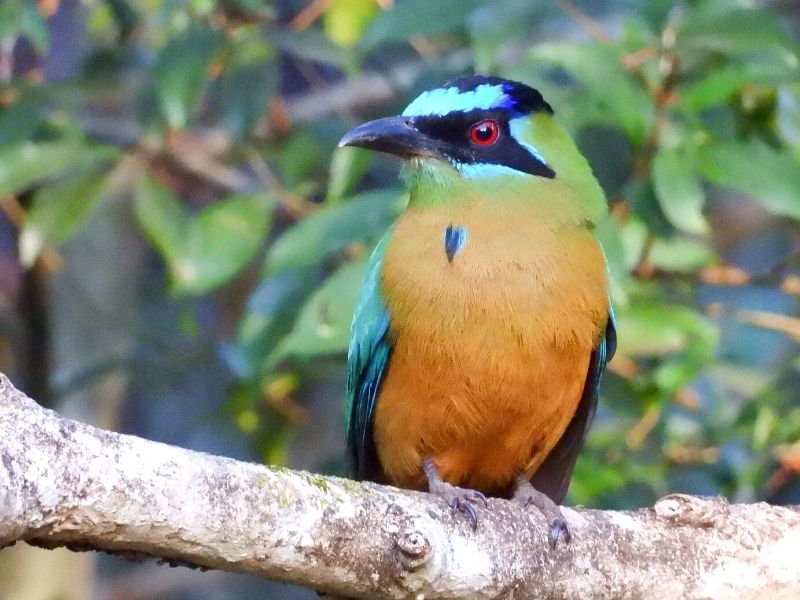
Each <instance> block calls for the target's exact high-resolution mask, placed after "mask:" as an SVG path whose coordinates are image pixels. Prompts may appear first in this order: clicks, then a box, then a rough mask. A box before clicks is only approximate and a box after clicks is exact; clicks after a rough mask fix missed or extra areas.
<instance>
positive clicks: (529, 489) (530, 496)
mask: <svg viewBox="0 0 800 600" xmlns="http://www.w3.org/2000/svg"><path fill="white" fill-rule="evenodd" d="M511 500H512V501H514V502H517V503H519V504H522V506H524V507H525V508H529V507H531V506H535V507H536V508H538V509H539V511H540V512H541V513H542V514H543V515H544V518H545V519H547V525H548V527H549V533H548V536H547V541H548V545H549V546H550V549H551V550H555V548H556V546H557V545H558V540H560V539H563V540H564V543H565V544H569V543H570V541H571V540H572V534H571V533H570V531H569V527H568V526H567V521H566V519H565V518H564V515H563V514H561V509H560V508H559V507H558V506H557V505H556V503H555V502H553V501H552V500H551V499H550V498H549V497H547V496H546V495H545V494H543V493H542V492H540V491H539V490H537V489H536V488H535V487H533V486H532V485H531V484H530V482H528V481H525V480H521V481H520V480H518V481H517V486H516V490H515V491H514V495H513V496H512V498H511Z"/></svg>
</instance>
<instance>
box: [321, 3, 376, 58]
mask: <svg viewBox="0 0 800 600" xmlns="http://www.w3.org/2000/svg"><path fill="white" fill-rule="evenodd" d="M376 12H378V3H377V2H375V0H334V2H333V4H331V5H330V7H329V8H328V9H327V10H326V11H325V14H324V15H323V20H322V25H323V28H324V30H325V35H327V36H328V38H330V39H331V40H332V41H334V42H335V43H337V44H339V45H340V46H345V47H350V46H354V45H355V44H356V42H358V40H359V39H360V38H361V35H362V33H363V32H364V29H365V28H366V27H367V25H369V24H370V22H371V21H372V19H373V18H374V16H375V13H376Z"/></svg>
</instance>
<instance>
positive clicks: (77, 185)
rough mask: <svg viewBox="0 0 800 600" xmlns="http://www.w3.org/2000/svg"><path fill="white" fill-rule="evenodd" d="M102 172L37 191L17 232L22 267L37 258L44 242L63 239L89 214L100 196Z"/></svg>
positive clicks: (54, 242)
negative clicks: (18, 233) (18, 234)
mask: <svg viewBox="0 0 800 600" xmlns="http://www.w3.org/2000/svg"><path fill="white" fill-rule="evenodd" d="M105 183H106V174H105V173H104V172H97V173H88V174H80V175H78V176H77V177H74V178H72V179H67V180H65V181H59V182H56V183H54V184H51V185H48V186H46V187H43V188H41V189H40V190H38V191H37V193H36V195H35V196H34V197H33V201H32V203H31V206H30V209H29V210H28V214H27V217H26V219H25V224H24V226H23V228H22V231H21V232H20V236H19V260H20V262H21V263H22V265H23V266H25V267H30V266H32V265H33V263H34V262H35V261H36V258H37V256H38V255H39V252H40V251H41V250H42V247H43V246H44V245H45V243H48V242H49V243H53V244H60V243H62V242H64V241H66V240H67V239H68V238H69V237H70V236H71V235H72V234H73V233H74V232H75V230H76V229H77V228H78V227H79V226H81V225H82V224H83V223H84V222H85V221H86V219H87V218H88V216H89V212H90V210H91V208H92V207H93V206H94V204H95V202H97V200H99V199H100V197H101V196H102V193H103V190H104V187H105Z"/></svg>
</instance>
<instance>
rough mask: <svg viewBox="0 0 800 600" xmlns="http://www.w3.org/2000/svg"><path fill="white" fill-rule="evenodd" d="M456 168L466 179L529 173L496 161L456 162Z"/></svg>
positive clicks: (520, 175) (525, 174)
mask: <svg viewBox="0 0 800 600" xmlns="http://www.w3.org/2000/svg"><path fill="white" fill-rule="evenodd" d="M453 166H454V167H455V169H456V170H457V171H458V172H459V173H461V176H462V177H463V178H464V179H485V178H489V177H500V176H501V175H516V176H518V177H523V176H527V175H528V174H527V173H523V172H522V171H517V170H516V169H512V168H511V167H507V166H505V165H497V164H494V163H461V162H459V163H454V164H453Z"/></svg>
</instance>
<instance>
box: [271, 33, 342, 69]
mask: <svg viewBox="0 0 800 600" xmlns="http://www.w3.org/2000/svg"><path fill="white" fill-rule="evenodd" d="M267 35H269V40H270V42H272V43H273V44H275V46H276V47H277V48H279V49H280V50H282V51H284V52H286V53H287V54H289V55H291V56H295V57H297V58H303V59H306V60H310V61H314V62H319V63H322V64H324V65H335V66H337V67H340V68H341V69H343V70H344V71H348V72H356V71H357V69H358V60H357V59H356V55H355V53H354V52H353V50H352V49H351V48H344V47H343V46H339V45H337V44H334V43H333V42H331V41H330V39H328V37H327V36H325V35H324V34H323V33H322V32H321V31H319V30H318V29H313V28H309V29H306V30H304V31H300V32H297V31H287V30H285V29H282V28H279V27H275V28H269V29H268V30H267Z"/></svg>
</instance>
